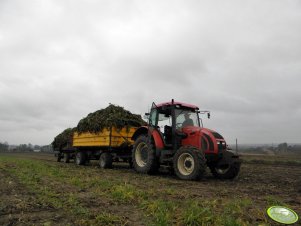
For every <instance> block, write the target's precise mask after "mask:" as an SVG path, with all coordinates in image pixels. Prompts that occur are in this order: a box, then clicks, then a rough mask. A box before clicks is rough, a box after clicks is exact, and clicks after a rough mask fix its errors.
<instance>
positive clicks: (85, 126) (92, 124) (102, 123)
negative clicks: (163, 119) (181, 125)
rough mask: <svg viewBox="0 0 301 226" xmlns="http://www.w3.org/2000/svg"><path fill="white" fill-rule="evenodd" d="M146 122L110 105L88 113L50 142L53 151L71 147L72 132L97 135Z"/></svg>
mask: <svg viewBox="0 0 301 226" xmlns="http://www.w3.org/2000/svg"><path fill="white" fill-rule="evenodd" d="M145 124H146V122H145V121H144V120H143V119H142V118H141V116H140V115H136V114H132V113H131V112H130V111H128V110H125V109H124V108H123V107H120V106H116V105H114V104H110V105H109V106H108V107H106V108H104V109H100V110H98V111H95V112H94V113H90V114H88V115H87V117H85V118H83V119H81V120H80V121H79V123H78V125H77V127H75V128H68V129H66V130H64V131H63V132H62V133H61V134H59V135H57V136H56V137H55V138H54V141H53V142H52V146H53V148H54V149H62V148H63V147H71V146H72V136H73V133H74V132H78V133H85V132H90V133H99V132H102V130H103V129H105V128H106V129H110V128H111V127H115V128H117V130H118V129H122V128H127V129H129V128H130V127H139V126H142V125H145Z"/></svg>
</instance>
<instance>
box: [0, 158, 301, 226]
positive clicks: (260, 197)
mask: <svg viewBox="0 0 301 226" xmlns="http://www.w3.org/2000/svg"><path fill="white" fill-rule="evenodd" d="M242 159H243V160H244V162H243V164H242V167H241V172H240V174H239V176H238V177H237V178H236V179H234V180H233V181H221V180H217V179H215V178H213V177H212V175H211V174H210V172H207V173H206V175H205V177H204V178H203V179H202V180H200V181H188V182H187V181H181V180H178V179H177V178H176V177H175V176H173V175H171V174H170V173H169V172H168V171H166V170H164V169H162V170H161V171H160V173H159V174H157V175H155V176H149V175H141V174H137V173H135V172H134V171H133V170H132V169H130V168H129V167H128V165H127V164H123V163H117V164H114V168H113V169H100V168H98V166H97V162H96V161H95V162H91V163H90V165H89V166H76V165H75V164H74V163H69V164H67V163H58V162H56V159H55V158H54V156H53V155H52V154H40V153H31V154H7V153H6V154H4V153H1V154H0V225H10V226H12V225H45V226H48V225H229V226H230V225H231V226H235V225H280V224H276V223H274V222H273V221H272V220H270V219H268V217H267V216H266V209H267V207H269V206H271V205H285V206H288V207H290V208H292V209H293V210H295V212H297V213H298V214H299V216H300V215H301V156H286V157H285V156H243V157H242ZM294 225H301V221H300V220H299V222H298V223H296V224H294Z"/></svg>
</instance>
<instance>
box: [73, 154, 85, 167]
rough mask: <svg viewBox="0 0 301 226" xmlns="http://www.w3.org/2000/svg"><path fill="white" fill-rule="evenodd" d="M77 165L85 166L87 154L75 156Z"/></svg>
mask: <svg viewBox="0 0 301 226" xmlns="http://www.w3.org/2000/svg"><path fill="white" fill-rule="evenodd" d="M75 163H76V165H85V163H86V154H85V153H84V152H82V151H79V152H77V153H76V155H75Z"/></svg>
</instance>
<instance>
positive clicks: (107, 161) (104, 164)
mask: <svg viewBox="0 0 301 226" xmlns="http://www.w3.org/2000/svg"><path fill="white" fill-rule="evenodd" d="M112 163H113V158H112V155H111V154H110V153H108V152H103V153H102V154H101V155H100V158H99V166H100V168H103V169H111V168H112Z"/></svg>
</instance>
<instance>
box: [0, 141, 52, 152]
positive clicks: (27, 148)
mask: <svg viewBox="0 0 301 226" xmlns="http://www.w3.org/2000/svg"><path fill="white" fill-rule="evenodd" d="M33 151H35V152H51V151H52V146H51V145H43V146H40V145H33V144H31V143H29V144H19V145H9V144H8V143H7V142H3V143H2V142H0V152H33Z"/></svg>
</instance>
